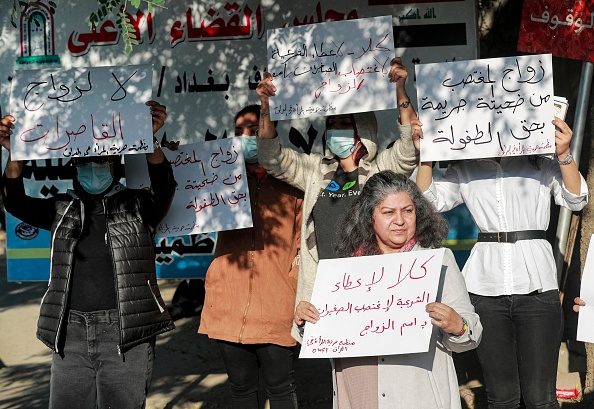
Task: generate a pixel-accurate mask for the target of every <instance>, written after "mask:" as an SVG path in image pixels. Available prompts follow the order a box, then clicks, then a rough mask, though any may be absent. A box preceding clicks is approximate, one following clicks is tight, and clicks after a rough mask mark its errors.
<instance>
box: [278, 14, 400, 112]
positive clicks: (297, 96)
mask: <svg viewBox="0 0 594 409" xmlns="http://www.w3.org/2000/svg"><path fill="white" fill-rule="evenodd" d="M392 58H394V39H393V35H392V17H391V16H383V17H374V18H366V19H358V20H346V21H335V22H330V23H321V24H313V25H307V26H300V27H288V28H283V29H275V30H268V71H269V72H270V73H271V74H272V76H273V77H274V84H275V86H276V96H275V97H273V98H271V102H270V117H271V119H272V120H279V119H280V120H282V119H294V118H305V117H308V116H310V115H320V116H327V115H338V114H344V113H351V112H365V111H380V110H385V109H393V108H396V84H393V83H390V82H389V77H388V72H389V71H390V61H391V60H392Z"/></svg>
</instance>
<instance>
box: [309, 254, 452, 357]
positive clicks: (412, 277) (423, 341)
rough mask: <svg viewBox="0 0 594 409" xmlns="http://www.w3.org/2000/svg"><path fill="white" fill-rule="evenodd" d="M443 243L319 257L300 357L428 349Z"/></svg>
mask: <svg viewBox="0 0 594 409" xmlns="http://www.w3.org/2000/svg"><path fill="white" fill-rule="evenodd" d="M444 252H445V249H443V248H441V249H433V250H423V251H413V252H408V253H395V254H384V255H381V256H369V257H352V258H340V259H327V260H320V263H319V265H318V273H317V275H316V282H315V284H314V289H313V295H312V299H311V303H312V304H313V305H314V306H316V308H318V311H319V312H320V320H319V321H318V322H316V323H315V324H310V323H307V324H306V325H305V332H304V337H303V342H302V344H301V353H300V355H299V356H300V357H301V358H333V357H334V358H337V357H352V356H372V355H392V354H409V353H417V352H427V350H428V349H429V341H430V338H431V333H432V331H433V326H432V325H431V319H430V317H429V315H428V314H427V312H425V306H426V305H427V303H429V302H433V301H435V298H436V295H437V291H438V285H439V279H440V276H441V268H442V261H443V256H444Z"/></svg>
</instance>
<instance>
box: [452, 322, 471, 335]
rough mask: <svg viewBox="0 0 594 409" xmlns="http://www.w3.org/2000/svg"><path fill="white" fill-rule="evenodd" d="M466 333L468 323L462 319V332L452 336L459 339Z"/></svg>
mask: <svg viewBox="0 0 594 409" xmlns="http://www.w3.org/2000/svg"><path fill="white" fill-rule="evenodd" d="M466 331H468V321H466V318H462V331H460V332H458V333H457V334H452V335H453V336H455V337H461V336H462V335H464V334H466Z"/></svg>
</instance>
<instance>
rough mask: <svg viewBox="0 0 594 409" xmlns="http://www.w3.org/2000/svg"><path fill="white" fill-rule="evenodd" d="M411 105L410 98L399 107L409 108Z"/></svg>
mask: <svg viewBox="0 0 594 409" xmlns="http://www.w3.org/2000/svg"><path fill="white" fill-rule="evenodd" d="M409 105H410V100H408V101H404V102H403V103H402V104H400V105H398V108H408V106H409Z"/></svg>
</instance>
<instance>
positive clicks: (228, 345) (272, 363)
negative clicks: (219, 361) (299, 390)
mask: <svg viewBox="0 0 594 409" xmlns="http://www.w3.org/2000/svg"><path fill="white" fill-rule="evenodd" d="M217 343H218V345H219V349H220V350H221V354H222V355H223V361H224V362H225V367H226V368H227V375H228V376H229V384H230V385H231V400H232V407H233V409H259V408H260V407H261V405H259V404H258V378H259V377H258V364H260V366H261V367H262V374H263V376H264V383H265V384H266V392H267V394H268V400H269V401H270V408H271V409H296V408H297V395H296V393H295V376H294V370H293V347H283V346H280V345H274V344H237V343H234V342H226V341H218V342H217Z"/></svg>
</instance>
